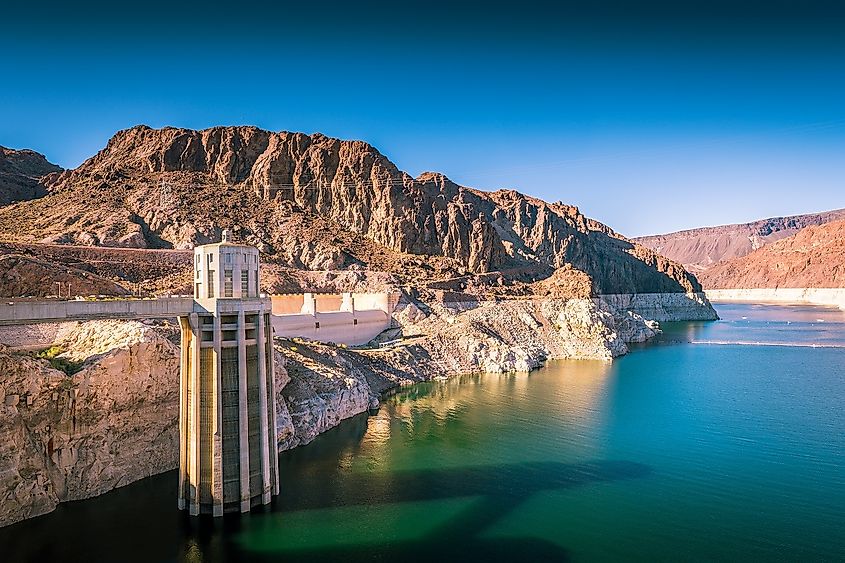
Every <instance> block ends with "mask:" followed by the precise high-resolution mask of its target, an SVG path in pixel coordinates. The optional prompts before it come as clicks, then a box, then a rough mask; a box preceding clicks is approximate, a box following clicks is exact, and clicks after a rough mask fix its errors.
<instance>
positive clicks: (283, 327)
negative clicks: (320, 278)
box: [271, 293, 399, 346]
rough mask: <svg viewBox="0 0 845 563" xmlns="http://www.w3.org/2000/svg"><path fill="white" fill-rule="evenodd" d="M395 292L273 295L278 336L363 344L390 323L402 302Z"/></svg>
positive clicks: (274, 323)
mask: <svg viewBox="0 0 845 563" xmlns="http://www.w3.org/2000/svg"><path fill="white" fill-rule="evenodd" d="M398 297H399V295H398V294H392V293H343V294H326V293H322V294H319V293H301V294H285V295H273V296H272V297H271V301H272V303H273V315H272V317H271V322H272V324H273V330H274V331H275V333H276V336H281V337H283V338H294V337H299V338H308V339H309V340H318V341H320V342H334V343H337V344H348V345H352V346H355V345H360V344H365V343H367V342H369V341H370V340H372V339H373V338H375V337H376V336H377V335H378V334H379V333H381V332H382V331H384V330H385V329H387V328H388V327H389V326H390V315H391V313H393V309H394V308H395V307H396V303H397V302H398Z"/></svg>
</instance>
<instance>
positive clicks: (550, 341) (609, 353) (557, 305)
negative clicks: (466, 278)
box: [395, 298, 659, 377]
mask: <svg viewBox="0 0 845 563" xmlns="http://www.w3.org/2000/svg"><path fill="white" fill-rule="evenodd" d="M395 318H396V319H397V320H398V322H401V323H403V324H404V326H403V327H402V328H403V332H404V333H405V334H406V335H407V334H417V335H420V336H419V337H418V338H419V339H418V340H417V341H415V342H414V347H415V348H416V349H418V350H421V351H424V353H417V354H416V357H415V358H414V362H413V363H414V365H417V364H419V363H420V362H421V361H422V362H423V364H425V365H426V368H425V369H429V370H430V371H431V372H432V373H434V374H440V375H445V374H454V373H473V372H527V371H530V370H532V369H535V368H537V367H539V366H540V365H542V363H543V362H545V361H546V360H549V359H556V358H572V359H599V360H610V359H612V358H615V357H617V356H621V355H623V354H625V353H627V352H628V348H627V346H626V343H627V342H642V341H645V340H648V339H649V338H651V337H653V336H654V335H655V334H656V333H657V331H658V330H659V329H658V326H657V323H655V322H652V321H649V320H646V319H644V318H643V317H642V316H640V315H638V314H637V313H635V312H633V311H628V310H624V309H615V308H613V307H611V306H608V305H607V304H606V303H604V302H602V301H600V300H591V299H554V298H533V299H520V300H506V301H472V300H464V301H461V302H460V305H459V306H458V305H456V303H454V302H452V303H446V304H444V305H437V304H433V306H431V307H430V309H429V313H428V314H426V313H424V312H423V311H422V310H421V309H420V307H418V306H417V305H415V304H413V303H405V304H400V306H399V307H398V309H397V311H396V312H395ZM417 373H418V372H417ZM429 377H430V376H429Z"/></svg>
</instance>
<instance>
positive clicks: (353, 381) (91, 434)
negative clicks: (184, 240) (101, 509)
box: [0, 294, 715, 525]
mask: <svg viewBox="0 0 845 563" xmlns="http://www.w3.org/2000/svg"><path fill="white" fill-rule="evenodd" d="M684 295H685V294H677V295H673V294H651V295H650V296H628V297H624V296H623V297H620V296H605V297H602V298H594V299H555V298H543V297H533V298H520V299H500V300H491V301H481V300H472V299H469V300H462V301H451V302H450V301H448V300H437V301H428V302H422V301H419V300H415V299H413V298H411V297H408V296H407V295H406V296H405V298H404V299H403V301H402V303H401V304H400V306H399V307H398V308H397V310H396V311H395V313H394V326H393V327H392V328H391V329H390V330H388V331H386V333H385V334H384V335H383V337H382V338H381V340H382V341H392V343H391V345H390V346H388V347H379V346H371V347H369V348H366V349H350V348H347V347H344V346H336V345H332V344H321V343H316V342H306V341H289V340H282V339H277V341H276V352H277V354H276V374H275V376H276V384H277V396H276V405H277V428H276V431H277V437H278V441H279V446H280V449H282V450H286V449H290V448H293V447H296V446H298V445H303V444H307V443H309V442H310V441H312V440H313V439H314V438H315V437H316V436H317V435H319V434H320V433H322V432H325V431H326V430H328V429H330V428H332V427H334V426H336V425H337V424H339V423H340V422H341V421H342V420H344V419H347V418H350V417H352V416H354V415H356V414H359V413H362V412H365V411H367V410H368V409H370V408H372V407H374V406H376V405H377V404H378V401H379V398H380V396H381V394H382V393H384V392H385V391H388V390H390V389H393V388H396V387H399V386H404V385H409V384H412V383H414V382H418V381H425V380H430V379H435V378H446V377H450V376H453V375H458V374H464V373H477V372H527V371H530V370H532V369H535V368H537V367H539V366H541V365H542V363H543V362H545V361H546V360H548V359H555V358H583V359H601V360H611V359H612V358H614V357H617V356H620V355H623V354H625V353H627V351H628V348H627V343H631V342H643V341H647V340H648V339H650V338H652V337H653V336H654V335H655V334H657V332H658V331H659V328H658V324H657V320H660V321H664V320H683V319H699V318H715V312H714V311H713V309H712V307H710V305H709V302H707V300H706V298H704V297H703V296H698V295H696V294H692V295H690V294H686V296H685V297H682V296H684ZM641 313H646V314H650V315H652V317H658V318H657V319H655V318H651V317H645V316H643V314H641ZM49 334H51V335H52V334H55V335H56V339H57V340H56V342H55V344H56V346H58V347H59V348H58V349H57V350H58V351H60V354H59V356H58V357H60V358H63V359H64V360H65V361H66V362H69V363H70V364H72V365H74V366H78V369H79V371H78V372H76V373H71V374H68V373H65V372H64V371H60V370H59V369H55V368H54V367H52V366H51V364H50V362H49V361H48V360H45V359H36V358H34V357H33V356H32V355H31V354H29V353H27V352H24V351H15V350H12V349H10V348H7V347H2V348H0V370H2V372H3V373H4V374H5V377H4V379H3V381H2V388H0V396H2V398H3V403H2V406H0V525H8V524H12V523H14V522H17V521H20V520H23V519H26V518H31V517H35V516H38V515H41V514H45V513H48V512H50V511H52V510H53V509H54V508H55V507H56V506H57V505H58V504H59V503H60V502H64V501H70V500H79V499H85V498H90V497H94V496H97V495H100V494H102V493H105V492H107V491H109V490H112V489H115V488H117V487H121V486H123V485H127V484H129V483H131V482H133V481H136V480H138V479H142V478H144V477H148V476H151V475H154V474H157V473H161V472H164V471H168V470H171V469H174V468H175V467H176V466H177V464H178V447H177V445H178V424H177V422H178V408H179V407H178V396H179V386H178V378H179V373H178V369H179V367H178V366H179V350H178V346H177V344H176V342H178V337H177V330H176V328H175V326H174V325H172V324H169V323H159V324H155V325H152V324H143V323H139V322H127V321H91V322H87V323H78V324H71V325H69V326H64V327H62V328H61V330H56V329H51V330H50V331H49ZM376 344H377V343H376Z"/></svg>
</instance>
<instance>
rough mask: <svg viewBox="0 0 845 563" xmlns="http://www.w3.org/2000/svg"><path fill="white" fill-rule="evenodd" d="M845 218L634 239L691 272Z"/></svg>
mask: <svg viewBox="0 0 845 563" xmlns="http://www.w3.org/2000/svg"><path fill="white" fill-rule="evenodd" d="M840 219H845V209H837V210H834V211H827V212H824V213H812V214H807V215H793V216H791V217H773V218H770V219H761V220H760V221H753V222H751V223H743V224H738V225H722V226H719V227H704V228H700V229H690V230H686V231H678V232H676V233H670V234H666V235H653V236H647V237H638V238H635V239H634V240H635V241H636V242H638V243H640V244H642V245H643V246H647V247H649V248H651V249H652V250H654V251H655V252H659V253H660V254H662V255H663V256H666V257H667V258H670V259H672V260H675V261H677V262H680V263H681V264H683V265H684V266H685V267H687V268H688V269H690V270H692V271H694V272H701V271H704V270H706V269H708V268H711V267H713V266H714V265H716V264H718V263H720V262H723V261H726V260H731V259H733V258H740V257H742V256H745V255H747V254H749V253H751V252H753V251H755V250H757V249H758V248H762V247H764V246H766V245H768V244H771V243H773V242H777V241H778V240H781V239H784V238H787V237H790V236H792V235H794V234H796V233H797V232H798V231H800V230H801V229H804V228H806V227H810V226H813V225H823V224H825V223H830V222H832V221H837V220H840Z"/></svg>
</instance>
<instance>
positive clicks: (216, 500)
mask: <svg viewBox="0 0 845 563" xmlns="http://www.w3.org/2000/svg"><path fill="white" fill-rule="evenodd" d="M222 341H223V334H222V331H221V328H220V315H219V314H215V315H214V379H213V394H212V396H213V400H214V419H213V422H212V428H214V433H213V435H212V437H211V448H212V450H211V464H212V465H211V499H212V502H213V507H212V513H213V515H214V516H223V395H222V389H223V381H222V374H221V372H222V367H223V366H222V358H223V355H222V353H221V352H222V346H221V343H222Z"/></svg>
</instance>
